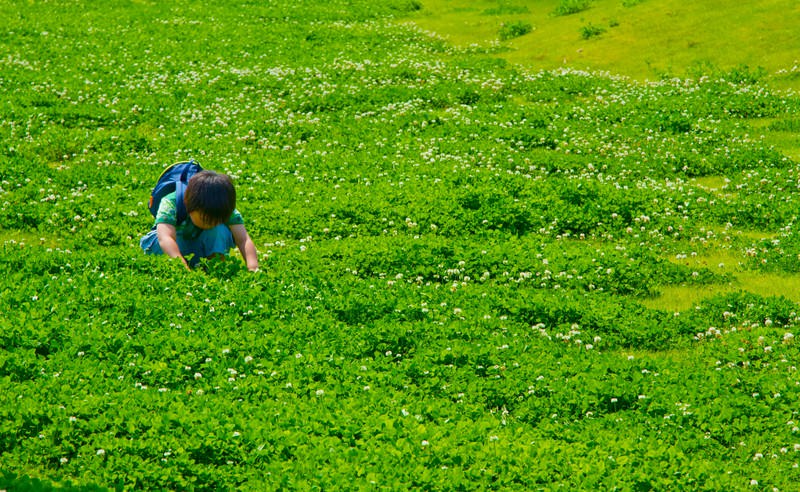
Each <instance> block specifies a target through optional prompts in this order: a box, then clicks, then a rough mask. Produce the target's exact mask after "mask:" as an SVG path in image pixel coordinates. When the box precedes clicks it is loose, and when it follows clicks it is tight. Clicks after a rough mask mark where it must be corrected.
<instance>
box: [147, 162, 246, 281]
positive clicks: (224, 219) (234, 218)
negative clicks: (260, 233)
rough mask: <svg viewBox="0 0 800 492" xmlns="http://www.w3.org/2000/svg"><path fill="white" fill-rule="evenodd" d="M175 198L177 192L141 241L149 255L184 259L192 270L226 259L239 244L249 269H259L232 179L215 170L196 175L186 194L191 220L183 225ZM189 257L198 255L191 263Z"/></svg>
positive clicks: (163, 203) (167, 199)
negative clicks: (200, 264) (204, 260)
mask: <svg viewBox="0 0 800 492" xmlns="http://www.w3.org/2000/svg"><path fill="white" fill-rule="evenodd" d="M175 199H176V198H175V193H174V192H173V193H171V194H169V195H166V196H165V197H164V198H163V199H162V200H161V203H160V204H159V206H158V213H157V214H156V220H155V224H156V226H155V228H154V229H153V230H151V231H150V232H148V233H147V234H146V235H145V236H144V237H142V239H141V241H139V245H140V246H141V247H142V249H143V250H144V252H145V253H147V254H155V255H158V254H166V255H168V256H170V257H172V258H180V259H181V261H183V264H184V266H186V268H187V269H191V267H194V266H196V265H197V263H198V262H199V261H200V259H201V258H216V257H223V258H224V257H225V255H227V254H228V251H229V250H230V249H231V248H232V247H233V246H234V244H235V245H236V246H237V247H238V248H239V251H240V252H241V253H242V257H243V258H244V260H245V262H246V263H247V269H248V270H250V271H256V270H258V252H257V251H256V247H255V244H253V241H252V239H250V235H249V234H247V229H245V227H244V220H243V219H242V215H241V214H240V213H239V211H238V210H236V189H235V188H234V187H233V183H232V182H231V179H230V177H228V176H227V175H226V174H221V173H216V172H214V171H200V172H198V173H197V174H195V175H194V176H192V177H191V178H190V179H189V183H188V184H187V185H186V191H185V192H184V194H183V202H184V204H185V205H186V212H187V214H188V217H187V218H186V220H184V221H183V222H182V223H180V224H177V223H176V211H177V208H176V203H175ZM188 255H194V256H193V257H192V258H191V260H189V261H187V260H186V258H185V257H186V256H188Z"/></svg>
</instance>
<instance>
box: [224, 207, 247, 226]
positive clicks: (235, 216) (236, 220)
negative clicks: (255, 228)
mask: <svg viewBox="0 0 800 492" xmlns="http://www.w3.org/2000/svg"><path fill="white" fill-rule="evenodd" d="M236 224H244V218H243V217H242V214H240V213H239V211H238V210H234V211H233V213H232V214H231V218H230V219H228V221H227V222H225V225H236Z"/></svg>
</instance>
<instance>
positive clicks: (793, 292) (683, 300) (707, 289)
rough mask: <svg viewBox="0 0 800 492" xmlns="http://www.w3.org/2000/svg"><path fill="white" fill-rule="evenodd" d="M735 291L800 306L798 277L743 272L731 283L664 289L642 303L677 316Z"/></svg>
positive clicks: (672, 286) (666, 287)
mask: <svg viewBox="0 0 800 492" xmlns="http://www.w3.org/2000/svg"><path fill="white" fill-rule="evenodd" d="M739 291H746V292H752V293H754V294H758V295H761V296H765V297H769V296H776V297H786V298H787V299H790V300H792V301H794V302H800V275H788V274H778V273H761V272H752V271H751V272H747V271H745V272H740V273H737V274H736V275H735V277H734V280H733V281H731V282H730V283H727V284H717V285H709V286H688V285H669V286H665V287H663V288H662V289H661V292H660V295H659V296H657V297H654V298H652V299H647V300H645V301H643V302H642V303H643V304H644V305H645V306H647V307H649V308H653V309H663V310H665V311H675V312H680V311H685V310H687V309H691V308H692V307H694V306H697V305H698V304H699V303H700V302H702V301H703V300H704V299H708V298H710V297H713V296H716V295H720V294H727V293H731V292H739Z"/></svg>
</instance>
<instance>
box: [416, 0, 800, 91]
mask: <svg viewBox="0 0 800 492" xmlns="http://www.w3.org/2000/svg"><path fill="white" fill-rule="evenodd" d="M500 3H501V4H502V5H505V6H507V8H506V9H505V10H506V11H508V12H512V13H508V14H503V13H499V14H496V15H490V14H487V12H495V11H497V12H503V10H501V9H497V4H498V2H494V1H487V0H478V1H476V2H469V3H466V2H463V1H453V0H427V1H425V2H424V4H423V8H422V9H421V10H420V12H419V13H418V14H417V17H416V18H415V22H417V23H418V24H419V25H420V26H422V27H423V28H425V29H428V30H431V31H434V32H437V33H439V34H441V35H443V36H445V37H447V39H448V40H449V41H450V42H452V43H454V44H456V45H462V46H464V45H470V44H487V43H491V42H492V41H496V40H497V39H498V31H499V29H500V26H501V25H502V23H504V22H513V21H524V22H529V23H531V24H532V26H533V31H532V32H531V33H529V34H527V35H525V36H522V37H519V38H515V39H513V40H510V41H508V42H507V43H506V45H507V46H508V47H510V48H511V50H510V51H508V52H504V53H502V54H501V56H503V57H504V58H506V59H508V60H509V61H512V62H514V63H520V64H524V65H528V66H532V67H535V68H543V69H552V68H558V67H564V66H568V67H573V68H580V69H591V70H599V71H609V72H612V73H616V74H623V75H628V76H630V77H633V78H635V79H651V80H652V79H658V78H661V77H663V76H684V75H687V74H690V73H692V72H699V71H706V70H708V69H720V70H725V69H730V68H733V67H736V66H740V65H748V66H750V67H763V68H764V69H766V71H767V72H768V73H769V74H776V73H777V72H778V71H779V70H789V69H791V67H793V66H795V65H796V63H797V62H796V60H797V58H798V55H797V53H798V51H799V50H800V38H798V37H797V36H796V27H797V25H798V21H799V20H800V6H799V5H798V4H797V2H793V1H791V0H766V1H761V2H758V3H757V4H754V3H753V2H738V3H737V2H733V3H732V2H727V1H724V0H704V1H701V2H681V1H678V0H658V1H647V2H641V3H638V4H636V5H633V6H630V7H626V6H624V5H623V3H624V2H621V1H619V0H597V1H595V2H592V5H591V7H590V8H589V9H588V10H584V11H582V12H579V13H576V14H572V15H566V16H554V15H552V13H553V11H554V9H555V8H556V6H557V5H558V1H557V0H547V1H542V2H536V3H535V5H529V2H523V1H521V0H517V1H507V2H500ZM515 6H525V7H527V10H528V11H529V12H519V9H514V8H512V7H515ZM588 25H592V26H597V27H601V28H604V29H605V31H604V32H603V33H602V35H599V36H594V37H592V38H590V39H588V40H587V39H583V38H582V37H581V29H582V28H584V27H585V26H588ZM780 78H781V83H782V84H783V85H785V86H792V85H794V86H795V87H797V85H796V84H797V82H798V79H797V78H796V77H789V76H786V75H782V76H781V77H780Z"/></svg>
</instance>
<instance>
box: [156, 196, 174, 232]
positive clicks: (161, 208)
mask: <svg viewBox="0 0 800 492" xmlns="http://www.w3.org/2000/svg"><path fill="white" fill-rule="evenodd" d="M176 215H177V210H176V207H175V193H170V194H169V195H166V196H165V197H164V198H162V199H161V203H159V204H158V212H157V213H156V224H171V225H176V224H177V217H176Z"/></svg>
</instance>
